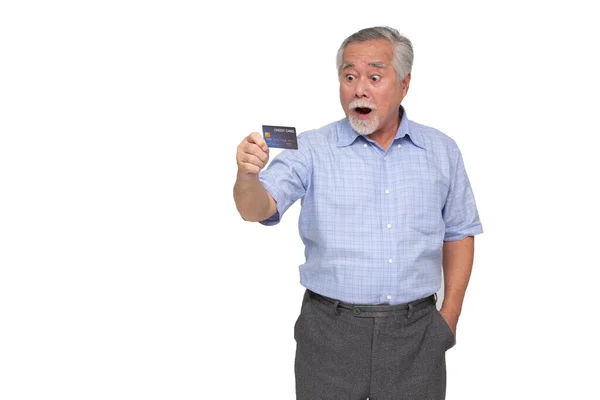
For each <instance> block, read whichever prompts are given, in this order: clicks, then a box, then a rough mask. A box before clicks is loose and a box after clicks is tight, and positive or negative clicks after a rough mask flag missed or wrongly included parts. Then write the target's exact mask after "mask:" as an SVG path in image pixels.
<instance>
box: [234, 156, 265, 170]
mask: <svg viewBox="0 0 600 400" xmlns="http://www.w3.org/2000/svg"><path fill="white" fill-rule="evenodd" d="M239 162H240V163H248V164H252V165H256V166H257V167H258V168H260V169H262V168H263V167H264V166H265V163H264V162H263V161H262V160H261V159H260V158H258V157H257V156H255V155H254V154H249V153H242V154H241V155H240V158H239Z"/></svg>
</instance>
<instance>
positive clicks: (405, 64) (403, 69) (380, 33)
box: [336, 26, 414, 83]
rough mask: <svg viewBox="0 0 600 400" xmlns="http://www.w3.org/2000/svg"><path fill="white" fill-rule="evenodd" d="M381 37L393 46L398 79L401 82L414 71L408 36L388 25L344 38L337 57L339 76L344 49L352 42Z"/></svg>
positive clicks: (361, 31) (393, 60)
mask: <svg viewBox="0 0 600 400" xmlns="http://www.w3.org/2000/svg"><path fill="white" fill-rule="evenodd" d="M381 39H383V40H387V41H388V42H390V43H391V44H392V46H393V50H394V56H393V58H392V66H393V67H394V71H396V79H397V80H398V83H400V82H401V81H402V79H404V77H405V76H406V75H408V74H409V73H410V72H411V71H412V64H413V58H414V54H413V47H412V43H411V42H410V40H409V39H408V38H407V37H405V36H402V35H401V34H400V33H399V32H398V31H397V30H396V29H393V28H390V27H388V26H376V27H373V28H366V29H361V30H360V31H358V32H356V33H354V34H352V35H350V36H348V37H347V38H346V40H344V42H343V43H342V45H341V46H340V48H339V50H338V52H337V58H336V63H337V70H338V77H339V76H340V74H341V73H342V62H343V58H344V50H345V49H346V47H347V46H348V45H349V44H350V43H354V42H366V41H367V40H381Z"/></svg>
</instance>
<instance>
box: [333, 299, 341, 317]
mask: <svg viewBox="0 0 600 400" xmlns="http://www.w3.org/2000/svg"><path fill="white" fill-rule="evenodd" d="M339 305H340V301H339V300H336V301H335V303H333V311H334V312H335V315H341V313H340V309H339Z"/></svg>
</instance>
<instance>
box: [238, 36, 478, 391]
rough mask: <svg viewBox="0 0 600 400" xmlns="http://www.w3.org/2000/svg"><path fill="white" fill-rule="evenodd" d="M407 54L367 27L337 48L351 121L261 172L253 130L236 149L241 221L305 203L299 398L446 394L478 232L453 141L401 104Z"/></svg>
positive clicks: (315, 134)
mask: <svg viewBox="0 0 600 400" xmlns="http://www.w3.org/2000/svg"><path fill="white" fill-rule="evenodd" d="M412 62H413V50H412V44H411V42H410V40H408V39H407V38H406V37H404V36H402V35H400V34H399V33H398V31H396V30H395V29H391V28H388V27H374V28H368V29H363V30H361V31H359V32H357V33H355V34H353V35H351V36H350V37H348V38H347V39H346V40H345V41H344V42H343V43H342V45H341V47H340V49H339V51H338V54H337V69H338V76H339V81H340V101H341V104H342V107H343V109H344V112H345V114H346V118H344V119H342V120H340V121H337V122H333V123H331V124H329V125H326V126H324V127H322V128H320V129H316V130H313V131H307V132H303V133H301V134H299V135H298V149H297V150H284V151H282V152H281V153H280V154H279V155H278V156H277V157H275V158H274V159H273V160H272V162H271V164H270V165H269V167H268V168H267V169H265V170H264V171H262V169H263V167H264V166H265V165H266V164H267V162H268V160H269V149H268V147H267V145H266V143H265V141H264V140H263V138H262V137H261V136H260V135H259V134H258V133H256V132H253V133H251V134H250V135H249V136H247V137H246V138H245V139H244V140H243V141H242V143H241V144H240V145H239V146H238V148H237V164H238V175H237V180H236V183H235V186H234V199H235V202H236V205H237V208H238V211H239V213H240V214H241V216H242V218H243V219H245V220H247V221H258V222H260V223H261V224H263V225H274V224H277V223H278V222H279V221H280V220H281V218H282V216H283V214H284V213H285V211H286V210H287V209H288V208H289V207H290V206H291V205H292V204H293V203H294V202H295V201H296V200H298V199H302V207H301V211H300V219H299V231H300V236H301V238H302V241H303V242H304V244H305V246H306V252H305V254H306V262H305V263H304V264H303V265H301V266H300V283H301V284H302V285H303V286H304V287H306V292H305V295H304V298H303V302H302V307H301V310H300V316H299V317H298V319H297V321H296V324H295V326H294V337H295V340H296V344H297V346H296V361H295V373H296V394H297V399H311V400H317V399H328V400H334V399H339V400H364V399H366V398H367V397H368V398H369V399H371V400H384V399H407V400H416V399H428V400H431V399H443V398H445V392H446V364H445V352H446V351H447V350H448V349H450V348H451V347H453V346H454V344H455V343H456V339H455V337H456V336H455V333H456V325H457V321H458V318H459V315H460V312H461V308H462V303H463V298H464V295H465V291H466V288H467V284H468V281H469V277H470V274H471V268H472V264H473V253H474V237H473V236H474V235H476V234H479V233H482V232H483V230H482V226H481V223H480V220H479V215H478V212H477V208H476V205H475V200H474V197H473V192H472V190H471V186H470V183H469V179H468V177H467V173H466V171H465V167H464V163H463V159H462V156H461V152H460V150H459V148H458V146H457V145H456V143H455V141H454V140H453V139H451V138H450V137H448V136H447V135H445V134H444V133H442V132H440V131H438V130H436V129H433V128H430V127H427V126H424V125H421V124H418V123H416V122H413V121H411V120H409V119H408V117H407V115H406V112H405V110H404V108H403V107H402V106H401V103H402V99H404V97H405V96H406V93H407V92H408V88H409V85H410V79H411V74H410V73H411V68H412ZM442 269H443V272H444V289H445V290H444V293H445V295H444V301H443V304H442V307H441V309H440V311H438V310H437V307H436V300H437V296H436V293H437V291H438V290H439V289H440V287H441V277H442Z"/></svg>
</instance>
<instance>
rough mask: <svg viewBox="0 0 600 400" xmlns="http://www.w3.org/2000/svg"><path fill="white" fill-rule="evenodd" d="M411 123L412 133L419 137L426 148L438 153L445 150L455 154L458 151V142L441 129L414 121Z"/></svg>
mask: <svg viewBox="0 0 600 400" xmlns="http://www.w3.org/2000/svg"><path fill="white" fill-rule="evenodd" d="M410 123H411V124H410V131H411V132H414V133H415V134H416V135H418V137H419V138H420V139H421V140H422V141H423V144H424V145H425V147H426V148H431V149H433V150H437V151H440V150H445V151H446V152H448V153H455V152H456V151H458V145H457V143H456V141H455V140H454V139H453V138H451V137H450V136H448V135H447V134H445V133H444V132H442V131H440V130H439V129H436V128H432V127H431V126H427V125H423V124H419V123H417V122H414V121H410Z"/></svg>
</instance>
